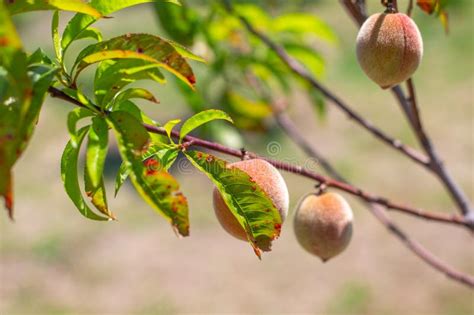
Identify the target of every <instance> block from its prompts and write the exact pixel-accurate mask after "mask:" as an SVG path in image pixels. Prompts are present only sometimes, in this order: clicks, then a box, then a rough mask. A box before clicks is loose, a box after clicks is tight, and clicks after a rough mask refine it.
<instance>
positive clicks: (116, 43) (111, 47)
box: [73, 34, 196, 88]
mask: <svg viewBox="0 0 474 315" xmlns="http://www.w3.org/2000/svg"><path fill="white" fill-rule="evenodd" d="M107 59H139V60H144V61H147V62H150V63H154V64H156V65H159V66H160V67H162V68H164V69H166V70H168V71H169V72H171V73H173V74H174V75H175V76H176V77H178V78H180V79H181V80H183V82H185V83H187V84H188V85H189V86H190V87H192V88H193V86H194V84H195V83H196V79H195V76H194V73H193V71H192V69H191V67H190V66H189V64H188V63H187V61H186V59H185V58H183V57H182V56H181V55H180V54H179V52H178V51H177V50H176V49H175V48H174V47H173V45H171V44H170V43H169V42H168V41H166V40H164V39H162V38H160V37H158V36H154V35H150V34H126V35H122V36H118V37H115V38H112V39H110V40H107V41H103V42H100V43H97V44H93V45H90V46H88V47H86V48H85V49H84V50H82V51H81V52H80V53H79V55H78V57H77V58H76V61H75V63H74V66H73V69H75V70H76V73H75V75H74V80H73V81H74V82H75V81H76V79H77V76H78V75H79V74H80V72H81V71H82V70H83V69H84V68H86V67H87V66H89V65H91V64H93V63H96V62H100V61H103V60H107Z"/></svg>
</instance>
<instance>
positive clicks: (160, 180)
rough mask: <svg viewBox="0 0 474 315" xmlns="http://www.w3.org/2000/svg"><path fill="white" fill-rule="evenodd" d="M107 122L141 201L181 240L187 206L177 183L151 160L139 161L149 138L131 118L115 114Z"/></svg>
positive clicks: (185, 229) (186, 223) (185, 228)
mask: <svg viewBox="0 0 474 315" xmlns="http://www.w3.org/2000/svg"><path fill="white" fill-rule="evenodd" d="M107 118H108V122H109V124H110V125H111V126H112V128H113V129H114V131H115V134H116V137H117V142H118V145H119V150H120V154H121V156H122V159H123V161H124V163H125V165H126V168H127V169H129V170H130V178H131V180H132V183H133V184H134V186H135V189H136V190H137V191H138V192H139V193H140V195H141V196H142V198H143V199H144V200H145V201H146V202H148V204H150V205H151V206H152V207H153V208H154V209H155V210H157V211H158V212H159V213H161V214H162V215H163V216H164V217H165V218H166V219H167V220H169V221H170V222H171V225H172V227H173V228H174V229H175V230H176V231H177V232H178V233H179V234H180V235H182V236H188V235H189V219H188V203H187V200H186V198H185V197H184V196H183V194H182V193H181V192H180V191H179V184H178V182H177V181H176V179H175V178H174V177H173V176H171V175H170V174H169V173H168V172H166V171H165V170H164V169H163V167H162V166H161V165H160V164H159V163H158V162H157V161H156V160H154V159H148V160H146V161H145V162H143V161H142V154H143V153H144V152H146V150H147V148H148V146H149V143H150V137H149V135H148V133H147V131H146V130H145V128H144V127H143V126H142V124H141V122H140V121H139V120H138V119H136V118H135V117H133V116H132V115H131V114H129V113H127V112H123V111H114V112H112V113H110V114H109V115H108V116H107Z"/></svg>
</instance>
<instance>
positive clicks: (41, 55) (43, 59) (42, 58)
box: [28, 48, 53, 66]
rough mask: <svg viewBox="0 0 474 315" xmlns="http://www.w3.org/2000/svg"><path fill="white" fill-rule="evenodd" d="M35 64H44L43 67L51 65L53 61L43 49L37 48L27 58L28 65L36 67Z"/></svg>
mask: <svg viewBox="0 0 474 315" xmlns="http://www.w3.org/2000/svg"><path fill="white" fill-rule="evenodd" d="M36 64H45V65H50V66H52V65H53V61H52V60H51V59H50V58H49V57H48V55H46V53H45V52H44V51H43V49H41V48H38V49H36V50H35V52H34V53H32V54H31V55H29V56H28V65H29V66H31V65H36Z"/></svg>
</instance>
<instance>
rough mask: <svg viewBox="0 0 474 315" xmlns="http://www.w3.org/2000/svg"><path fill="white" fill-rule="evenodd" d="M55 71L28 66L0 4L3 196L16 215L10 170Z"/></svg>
mask: <svg viewBox="0 0 474 315" xmlns="http://www.w3.org/2000/svg"><path fill="white" fill-rule="evenodd" d="M55 71H56V69H54V68H53V69H52V68H51V67H49V66H47V65H41V66H34V67H28V58H27V56H26V54H25V53H24V52H23V50H22V45H21V41H20V39H19V37H18V34H17V32H16V29H15V27H14V25H13V23H12V21H11V18H10V16H9V14H8V11H7V9H6V8H5V6H4V4H3V1H1V2H0V83H1V85H2V87H1V88H0V101H1V103H0V197H3V198H4V200H5V207H6V208H7V210H8V213H9V215H10V217H12V216H13V188H12V172H11V168H12V167H13V165H14V164H15V162H16V161H17V160H18V158H19V157H20V156H21V154H22V153H23V151H24V150H25V148H26V146H27V144H28V141H29V139H30V138H31V135H32V133H33V130H34V127H35V125H36V122H37V120H38V115H39V111H40V108H41V105H42V103H43V101H44V97H45V94H46V91H47V88H48V87H49V85H50V83H51V81H52V79H53V77H54V74H55Z"/></svg>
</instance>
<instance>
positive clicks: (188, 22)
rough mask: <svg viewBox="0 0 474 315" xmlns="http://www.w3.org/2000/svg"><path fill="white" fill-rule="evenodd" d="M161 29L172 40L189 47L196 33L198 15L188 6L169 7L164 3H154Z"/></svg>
mask: <svg viewBox="0 0 474 315" xmlns="http://www.w3.org/2000/svg"><path fill="white" fill-rule="evenodd" d="M155 12H156V13H157V15H158V17H159V21H160V25H161V27H162V28H163V29H164V30H165V31H166V33H168V34H169V36H171V38H172V39H173V40H176V41H178V42H179V43H182V44H184V45H186V46H191V45H192V44H193V42H194V37H195V36H196V34H197V32H198V25H199V22H200V21H199V15H198V14H197V12H195V11H194V10H192V9H191V8H190V7H189V6H186V5H183V6H176V5H170V4H169V3H165V2H156V3H155Z"/></svg>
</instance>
